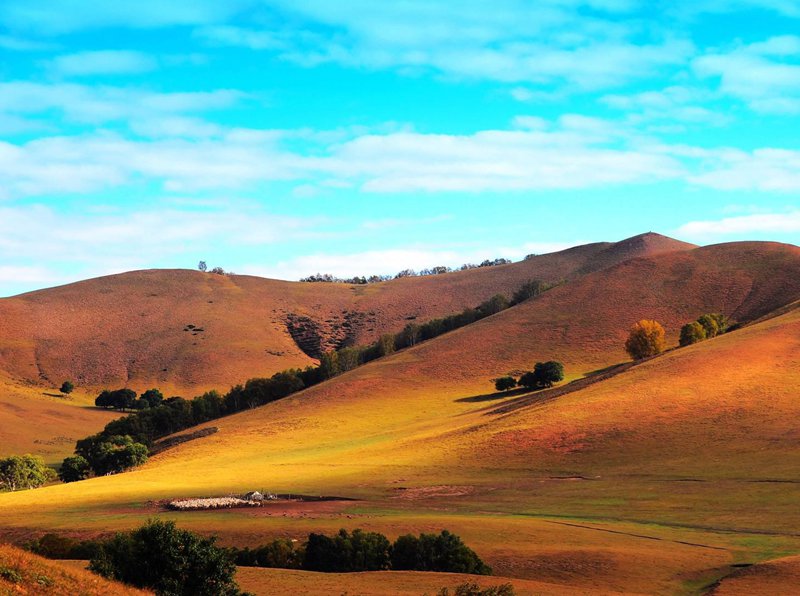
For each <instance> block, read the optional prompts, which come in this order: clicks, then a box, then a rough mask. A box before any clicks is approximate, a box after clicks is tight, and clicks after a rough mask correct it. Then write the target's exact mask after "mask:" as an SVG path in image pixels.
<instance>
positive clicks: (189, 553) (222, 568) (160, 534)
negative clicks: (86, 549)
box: [89, 520, 241, 596]
mask: <svg viewBox="0 0 800 596" xmlns="http://www.w3.org/2000/svg"><path fill="white" fill-rule="evenodd" d="M89 569H90V570H92V571H94V572H95V573H99V574H100V575H102V576H104V577H107V578H109V579H114V580H118V581H122V582H125V583H127V584H131V585H133V586H136V587H139V588H148V589H150V590H153V591H155V593H156V594H158V595H159V596H184V595H185V596H190V595H191V596H238V595H239V594H241V592H240V591H239V588H238V586H237V585H236V582H235V581H234V579H233V577H234V573H235V572H236V566H235V565H234V563H233V561H232V560H231V557H230V556H229V555H228V553H227V551H226V550H225V549H222V548H219V547H218V546H216V538H202V537H200V536H197V535H196V534H193V533H192V532H188V531H186V530H179V529H178V528H176V527H175V522H171V521H157V520H150V521H148V522H147V523H146V524H145V525H144V526H142V527H141V528H139V529H138V530H135V531H133V532H129V533H118V534H117V535H116V536H115V537H114V538H112V539H110V540H107V541H105V542H103V543H101V544H100V547H99V552H98V553H97V554H96V555H95V556H94V557H93V558H92V560H91V561H90V563H89Z"/></svg>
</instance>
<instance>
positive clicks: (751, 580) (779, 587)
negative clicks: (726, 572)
mask: <svg viewBox="0 0 800 596" xmlns="http://www.w3.org/2000/svg"><path fill="white" fill-rule="evenodd" d="M798 586H800V557H786V558H782V559H777V560H775V561H769V562H767V563H760V564H758V565H753V566H752V567H748V568H745V569H741V570H738V571H736V572H735V573H733V574H732V575H731V576H730V577H728V578H726V579H724V580H723V581H722V582H720V585H719V586H717V587H715V588H714V590H712V591H711V595H713V596H754V595H757V594H765V595H772V594H796V593H797V591H798Z"/></svg>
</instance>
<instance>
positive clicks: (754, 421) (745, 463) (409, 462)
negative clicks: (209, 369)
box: [0, 311, 800, 593]
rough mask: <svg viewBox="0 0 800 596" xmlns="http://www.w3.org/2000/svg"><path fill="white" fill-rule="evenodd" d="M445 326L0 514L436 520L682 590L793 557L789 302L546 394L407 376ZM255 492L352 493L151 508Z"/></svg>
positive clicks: (247, 520)
mask: <svg viewBox="0 0 800 596" xmlns="http://www.w3.org/2000/svg"><path fill="white" fill-rule="evenodd" d="M507 312H510V311H507ZM504 314H505V313H502V314H501V315H498V317H497V318H498V319H500V318H501V317H503V315H504ZM506 316H508V315H506ZM490 321H491V319H487V320H486V321H484V322H482V323H489V322H490ZM477 327H478V326H477V325H476V326H475V328H477ZM470 329H472V328H467V329H463V330H460V331H457V332H455V334H459V333H469V332H471V331H470ZM455 334H451V335H455ZM449 341H451V339H448V336H443V337H442V338H439V339H437V340H433V341H431V342H428V343H426V344H423V345H421V346H419V347H417V348H414V349H411V350H409V351H407V352H405V353H401V354H397V355H396V356H394V357H392V358H388V359H385V360H382V361H379V362H376V363H373V364H370V365H368V366H365V367H363V368H361V369H357V370H356V371H352V372H351V373H348V374H346V375H343V376H341V377H339V378H337V379H334V380H333V381H331V382H327V383H324V384H322V385H319V386H317V387H314V388H312V389H311V390H309V391H306V392H303V393H302V394H298V395H296V396H293V397H290V398H287V399H285V400H282V401H280V402H276V403H273V404H270V405H268V406H266V407H263V408H258V409H256V410H253V411H250V412H244V413H241V414H237V415H235V416H231V417H228V418H226V419H222V420H219V421H215V422H214V424H215V425H216V426H218V427H219V428H220V431H219V432H218V433H217V434H215V435H212V436H209V437H206V438H203V439H198V440H196V441H193V442H189V443H186V444H183V445H181V446H179V447H177V448H175V449H173V450H170V451H167V452H165V453H163V454H161V455H159V456H156V457H155V458H153V459H152V460H151V461H150V462H148V463H147V464H146V465H145V466H143V467H142V468H141V469H139V470H136V471H134V472H130V473H126V474H122V475H118V476H111V477H104V478H97V479H92V480H89V481H85V482H81V483H77V484H72V485H59V486H52V487H48V488H44V489H39V490H36V491H31V492H27V493H16V494H7V495H3V496H2V497H1V498H0V525H2V526H3V527H5V528H7V531H8V532H10V533H11V534H12V535H13V534H15V535H17V536H19V535H21V534H22V533H29V532H31V531H44V530H52V529H56V530H68V531H70V532H78V533H80V532H85V533H87V534H96V533H99V532H102V531H107V530H108V529H112V528H130V527H134V526H136V525H138V524H139V523H141V522H142V521H143V520H144V519H146V518H147V517H150V516H154V515H159V516H163V517H166V518H169V519H175V520H177V521H178V523H179V524H180V525H181V526H182V527H186V528H190V529H194V530H198V531H202V532H206V533H216V534H219V535H220V536H222V538H223V541H224V542H226V543H236V544H251V545H253V544H257V543H259V542H264V541H265V540H267V539H269V538H271V537H276V536H287V537H292V538H297V539H302V538H303V537H304V535H306V534H307V533H308V532H310V531H320V530H325V531H335V530H336V529H338V528H339V527H348V528H353V527H363V528H365V529H368V530H376V531H382V532H384V533H386V534H387V535H389V536H390V537H394V536H397V535H399V534H401V533H405V532H409V531H411V532H419V531H437V530H439V529H442V528H448V529H450V530H452V531H454V532H457V533H458V534H460V535H462V536H463V537H464V538H465V540H466V541H467V543H468V544H470V545H471V546H473V547H474V548H475V549H476V551H477V552H478V553H479V554H480V555H481V556H482V557H484V558H485V559H486V560H487V562H488V563H489V564H491V565H493V566H494V567H495V569H496V571H497V572H498V573H499V574H501V575H503V576H510V577H517V578H523V579H532V580H536V581H543V582H547V583H555V584H559V585H568V586H573V587H577V588H581V589H587V590H588V589H596V590H609V591H611V590H616V591H622V592H640V593H653V592H659V593H674V592H680V591H685V592H687V593H691V592H692V591H693V590H694V589H696V588H698V587H702V586H705V585H709V584H711V583H713V582H714V581H715V580H717V579H718V578H719V577H722V576H724V575H725V574H726V573H728V572H729V571H730V570H731V567H730V566H731V565H732V564H735V563H742V562H755V561H760V560H764V559H768V558H772V557H775V556H781V555H788V554H792V553H797V552H800V537H798V535H797V534H796V528H797V527H798V522H800V520H798V513H797V510H796V506H795V505H796V502H797V499H798V497H800V490H798V488H799V487H800V485H798V484H797V483H796V480H797V479H796V476H794V473H795V471H794V467H793V462H796V461H797V457H798V455H799V454H798V453H797V450H798V442H797V430H796V428H795V424H794V420H796V418H797V410H798V403H797V394H796V387H797V386H798V381H800V369H799V368H798V366H797V362H798V361H799V360H800V311H792V312H789V313H787V314H785V315H782V316H780V317H776V318H774V319H769V320H766V321H764V322H761V323H759V324H757V325H753V326H751V327H747V328H745V329H742V330H739V331H736V332H733V333H730V334H728V335H725V336H722V337H719V338H716V339H714V340H710V341H707V342H704V343H702V344H698V345H696V346H693V347H690V348H684V349H680V350H675V351H673V352H670V353H668V354H666V355H664V356H662V357H660V358H657V359H654V360H651V361H648V362H645V363H642V364H640V365H638V366H636V367H634V368H632V369H630V370H628V371H626V372H624V373H622V374H619V375H618V376H616V377H613V378H611V379H608V380H604V381H602V382H599V383H597V384H594V385H591V386H588V387H586V388H584V389H581V390H579V391H576V392H574V393H568V394H566V395H561V396H559V397H556V398H554V399H550V398H548V393H547V392H542V393H540V394H532V395H530V396H524V395H523V396H510V397H503V396H490V398H482V397H480V398H479V399H477V400H474V399H469V398H470V397H474V396H476V392H477V391H478V390H479V387H478V381H477V380H476V381H475V382H474V386H472V387H470V386H469V385H466V384H465V383H463V382H462V383H461V384H457V383H453V384H448V383H446V382H445V381H444V380H443V379H441V377H432V376H430V377H429V376H426V375H424V374H420V370H421V369H422V370H423V371H424V370H426V369H425V367H426V366H432V364H430V362H429V359H428V358H427V355H429V354H430V353H433V352H435V351H436V350H437V349H438V348H437V343H445V342H449ZM443 349H444V347H443ZM483 384H484V385H485V381H483ZM465 397H466V398H468V399H466V400H464V398H465ZM521 404H522V407H519V406H520V405H521ZM501 406H505V408H504V409H503V408H502V407H501ZM515 408H516V409H515ZM253 488H265V489H267V490H272V491H276V492H297V493H306V494H326V495H339V496H344V497H350V498H356V499H359V501H354V502H340V503H334V504H331V503H322V504H319V503H305V504H301V505H292V506H288V505H281V504H279V505H277V506H276V507H275V508H271V506H270V505H268V506H266V507H264V508H261V509H259V510H256V511H250V510H247V511H242V510H232V511H221V512H220V511H215V512H196V513H186V514H182V513H165V512H162V511H161V510H160V509H159V507H158V506H157V504H155V503H152V501H154V500H157V499H164V498H170V497H175V496H209V495H221V494H225V493H228V492H233V491H244V490H249V489H253Z"/></svg>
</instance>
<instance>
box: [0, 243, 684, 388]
mask: <svg viewBox="0 0 800 596" xmlns="http://www.w3.org/2000/svg"><path fill="white" fill-rule="evenodd" d="M692 248H694V247H693V245H690V244H686V243H683V242H679V241H677V240H672V239H670V238H666V237H664V236H659V235H657V234H645V235H641V236H637V237H634V238H631V239H628V240H624V241H622V242H617V243H596V244H589V245H586V246H581V247H576V248H572V249H569V250H565V251H561V252H557V253H552V254H547V255H542V256H537V257H533V258H530V259H527V260H525V261H522V262H519V263H513V264H510V265H502V266H496V267H486V268H479V269H473V270H468V271H461V272H455V273H449V274H444V275H438V276H430V277H416V278H404V279H398V280H393V281H390V282H384V283H379V284H371V285H368V286H352V285H345V284H331V283H299V282H285V281H277V280H270V279H263V278H258V277H252V276H241V275H231V276H220V275H214V274H210V273H200V272H199V271H189V270H148V271H135V272H131V273H124V274H120V275H113V276H107V277H101V278H97V279H92V280H88V281H83V282H79V283H75V284H70V285H66V286H62V287H57V288H52V289H48V290H42V291H37V292H31V293H28V294H23V295H20V296H16V297H12V298H6V299H2V300H0V321H2V322H3V325H2V326H0V371H3V372H5V373H6V374H7V375H8V376H10V377H12V378H15V379H20V380H24V381H27V382H32V383H37V384H43V385H53V384H60V383H61V381H62V380H64V379H72V380H73V381H75V382H76V383H77V384H78V385H79V386H84V387H86V386H88V387H93V388H100V387H104V386H121V385H130V386H132V387H134V388H138V389H143V388H145V387H146V386H159V387H161V388H163V389H164V390H165V391H168V392H178V393H192V392H196V391H200V390H204V389H210V388H218V389H225V388H227V387H228V386H230V385H232V384H234V383H237V382H241V381H243V380H245V379H247V378H250V377H253V376H264V375H270V374H272V373H274V372H277V371H279V370H283V369H285V368H289V367H302V366H307V365H309V364H312V363H314V358H315V357H316V356H318V355H319V353H320V352H321V351H324V350H326V349H331V348H336V347H339V346H341V345H343V344H344V343H347V342H351V343H368V342H370V341H373V340H374V339H376V338H377V337H378V336H379V335H380V334H382V333H386V332H397V331H399V330H400V329H402V328H403V326H405V325H406V324H407V323H408V322H409V321H412V320H417V321H425V320H428V319H431V318H435V317H439V316H443V315H448V314H452V313H456V312H459V311H461V310H462V309H464V308H466V307H474V306H477V305H478V304H479V303H480V302H482V301H484V300H486V299H487V298H489V297H491V296H492V295H494V294H497V293H502V294H505V295H507V296H509V297H510V296H511V295H512V294H513V293H514V291H516V290H517V289H518V288H519V287H520V286H521V285H522V284H523V283H524V282H526V281H528V280H530V279H533V278H538V279H542V280H544V281H548V282H557V281H561V280H570V279H575V278H577V277H580V276H582V275H584V274H586V273H588V272H593V271H598V270H601V269H604V268H606V267H609V266H612V265H614V264H617V263H620V262H622V261H625V260H627V259H630V258H634V257H646V256H654V255H657V254H661V253H668V252H675V251H679V252H682V251H687V250H691V249H692Z"/></svg>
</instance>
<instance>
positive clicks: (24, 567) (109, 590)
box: [0, 544, 150, 596]
mask: <svg viewBox="0 0 800 596" xmlns="http://www.w3.org/2000/svg"><path fill="white" fill-rule="evenodd" d="M4 572H5V573H4ZM9 572H11V573H9ZM12 573H13V574H18V575H19V578H20V579H19V580H17V579H14V581H11V574H12ZM0 594H3V595H5V594H9V595H11V594H36V595H42V596H75V595H76V594H81V595H83V596H105V595H107V594H119V595H120V596H134V595H142V596H143V595H145V594H150V592H144V591H141V590H137V589H134V588H129V587H128V586H125V585H123V584H120V583H117V582H110V581H108V580H105V579H103V578H102V577H100V576H98V575H95V574H94V573H90V572H89V571H85V570H83V569H77V568H75V567H74V566H71V565H69V564H64V563H61V562H59V561H50V560H48V559H44V558H42V557H39V556H36V555H33V554H31V553H29V552H26V551H23V550H20V549H18V548H14V547H13V546H9V545H7V544H0Z"/></svg>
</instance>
